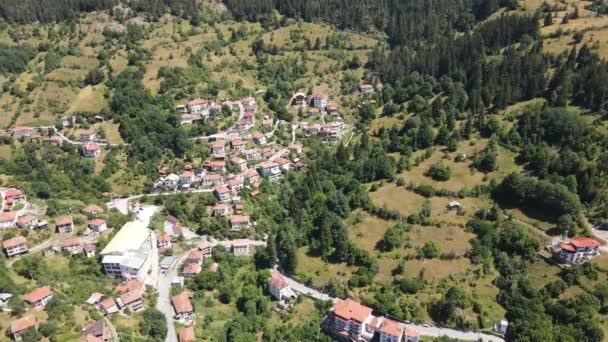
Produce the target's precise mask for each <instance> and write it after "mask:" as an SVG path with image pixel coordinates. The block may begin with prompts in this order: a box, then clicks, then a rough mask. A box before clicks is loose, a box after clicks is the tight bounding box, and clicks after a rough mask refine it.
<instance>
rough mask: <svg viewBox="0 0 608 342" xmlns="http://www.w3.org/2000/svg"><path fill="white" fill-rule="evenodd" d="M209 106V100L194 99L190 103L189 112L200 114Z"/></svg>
mask: <svg viewBox="0 0 608 342" xmlns="http://www.w3.org/2000/svg"><path fill="white" fill-rule="evenodd" d="M208 106H209V101H207V100H201V99H194V100H192V101H189V102H188V110H189V111H190V113H200V112H202V111H203V109H205V108H207V107H208Z"/></svg>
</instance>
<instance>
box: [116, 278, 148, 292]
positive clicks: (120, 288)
mask: <svg viewBox="0 0 608 342" xmlns="http://www.w3.org/2000/svg"><path fill="white" fill-rule="evenodd" d="M133 290H138V291H140V292H144V291H145V290H146V287H145V284H144V282H143V281H141V280H137V279H131V280H126V281H123V282H122V283H120V284H118V285H117V286H116V291H117V292H118V293H126V292H129V291H133Z"/></svg>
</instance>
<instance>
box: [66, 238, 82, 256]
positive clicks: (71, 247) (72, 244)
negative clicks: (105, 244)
mask: <svg viewBox="0 0 608 342" xmlns="http://www.w3.org/2000/svg"><path fill="white" fill-rule="evenodd" d="M62 249H63V250H64V251H65V252H68V253H69V254H72V255H74V254H80V253H82V241H80V238H73V239H67V240H63V243H62Z"/></svg>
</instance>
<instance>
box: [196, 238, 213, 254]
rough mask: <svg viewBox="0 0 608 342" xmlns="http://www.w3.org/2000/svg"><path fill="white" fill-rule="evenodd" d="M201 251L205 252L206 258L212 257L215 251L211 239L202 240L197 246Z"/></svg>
mask: <svg viewBox="0 0 608 342" xmlns="http://www.w3.org/2000/svg"><path fill="white" fill-rule="evenodd" d="M196 248H197V249H198V250H199V251H201V252H202V253H203V256H204V257H205V258H210V257H211V255H212V252H213V244H212V243H211V242H209V241H206V240H204V241H201V242H200V243H199V244H198V246H197V247H196Z"/></svg>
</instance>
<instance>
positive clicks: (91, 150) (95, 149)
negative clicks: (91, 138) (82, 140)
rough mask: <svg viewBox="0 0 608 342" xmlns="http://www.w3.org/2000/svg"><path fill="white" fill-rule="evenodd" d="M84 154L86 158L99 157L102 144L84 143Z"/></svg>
mask: <svg viewBox="0 0 608 342" xmlns="http://www.w3.org/2000/svg"><path fill="white" fill-rule="evenodd" d="M82 154H83V155H84V157H85V158H97V157H99V155H100V154H101V146H99V145H97V144H96V143H94V142H88V143H86V144H84V145H82Z"/></svg>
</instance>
